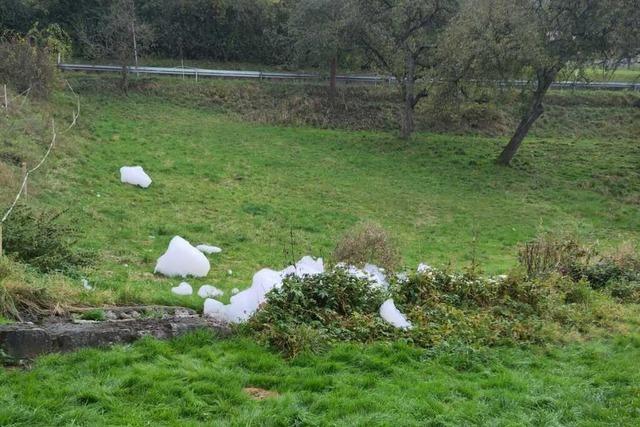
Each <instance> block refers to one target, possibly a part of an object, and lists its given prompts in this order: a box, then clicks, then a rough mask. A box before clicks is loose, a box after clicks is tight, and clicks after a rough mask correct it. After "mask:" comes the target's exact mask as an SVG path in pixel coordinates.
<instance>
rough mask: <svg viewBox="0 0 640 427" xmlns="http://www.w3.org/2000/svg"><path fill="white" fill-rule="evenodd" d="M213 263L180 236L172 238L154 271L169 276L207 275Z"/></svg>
mask: <svg viewBox="0 0 640 427" xmlns="http://www.w3.org/2000/svg"><path fill="white" fill-rule="evenodd" d="M210 268H211V265H210V264H209V260H208V259H207V257H206V256H204V255H203V253H202V252H200V251H199V250H197V249H196V248H194V247H193V246H191V244H190V243H189V242H187V241H186V240H185V239H183V238H182V237H180V236H175V237H174V238H173V239H171V242H170V243H169V247H168V249H167V251H166V252H165V253H164V255H162V256H161V257H160V258H158V262H157V263H156V268H155V270H154V273H160V274H163V275H165V276H168V277H175V276H180V277H187V276H193V277H205V276H206V275H207V274H208V273H209V269H210Z"/></svg>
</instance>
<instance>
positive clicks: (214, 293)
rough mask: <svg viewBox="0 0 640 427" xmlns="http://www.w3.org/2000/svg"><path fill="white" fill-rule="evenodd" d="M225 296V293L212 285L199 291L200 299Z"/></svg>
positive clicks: (204, 286) (201, 287)
mask: <svg viewBox="0 0 640 427" xmlns="http://www.w3.org/2000/svg"><path fill="white" fill-rule="evenodd" d="M222 295H224V292H223V291H221V290H220V289H218V288H216V287H215V286H212V285H202V286H200V289H198V296H199V297H200V298H216V297H220V296H222Z"/></svg>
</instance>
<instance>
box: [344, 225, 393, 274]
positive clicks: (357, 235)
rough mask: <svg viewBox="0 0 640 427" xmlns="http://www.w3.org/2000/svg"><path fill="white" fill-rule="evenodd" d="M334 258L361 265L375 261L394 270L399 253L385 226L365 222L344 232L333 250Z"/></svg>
mask: <svg viewBox="0 0 640 427" xmlns="http://www.w3.org/2000/svg"><path fill="white" fill-rule="evenodd" d="M333 259H334V261H340V262H345V263H347V264H350V265H355V266H359V267H362V266H363V265H364V264H365V263H373V264H376V265H378V266H380V267H383V268H385V269H387V270H389V271H392V270H393V269H395V268H396V267H397V266H398V261H399V255H398V250H397V249H396V247H395V245H394V243H393V241H392V239H391V236H389V233H387V231H386V230H385V229H384V228H382V227H381V226H380V225H378V224H376V223H373V222H363V223H360V224H357V225H356V226H354V227H353V228H351V229H350V230H349V231H347V232H346V233H345V234H344V236H343V237H342V239H341V240H340V242H339V243H338V245H337V246H336V248H335V250H334V251H333Z"/></svg>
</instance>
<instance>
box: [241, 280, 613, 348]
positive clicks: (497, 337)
mask: <svg viewBox="0 0 640 427" xmlns="http://www.w3.org/2000/svg"><path fill="white" fill-rule="evenodd" d="M387 298H393V299H394V301H395V304H396V306H397V307H398V308H399V309H400V311H402V312H403V313H404V314H405V315H406V316H407V317H408V319H409V320H410V321H411V323H412V325H413V327H412V328H411V329H408V330H400V329H395V328H393V327H392V326H391V325H389V324H387V323H386V322H384V321H383V320H382V318H381V317H380V316H379V314H378V309H379V307H380V305H381V303H382V302H383V301H384V300H385V299H387ZM616 316H617V310H616V304H615V302H614V301H613V300H612V299H611V297H610V296H608V295H607V294H604V293H601V292H598V291H596V290H594V289H592V287H591V286H590V284H589V283H588V282H587V281H586V280H583V279H581V280H577V281H576V280H574V279H573V278H571V277H569V276H562V275H559V274H555V273H554V274H551V275H548V276H547V277H546V278H544V279H529V278H527V277H526V275H522V274H512V275H510V276H499V277H484V276H481V275H478V274H475V273H473V272H466V273H451V272H447V271H444V270H439V269H426V270H424V271H422V272H420V273H416V274H413V275H411V276H409V277H407V278H403V279H398V278H394V279H393V280H391V284H390V286H389V288H388V289H383V288H381V287H379V286H376V285H375V284H373V283H371V282H369V281H368V280H366V279H359V278H355V277H352V276H350V275H349V274H347V273H345V272H344V271H342V270H340V269H337V270H334V271H329V272H327V273H324V274H321V275H318V276H312V277H304V278H296V277H290V278H287V279H286V280H285V281H284V283H283V286H282V287H281V288H279V289H274V290H273V291H271V292H270V293H269V294H268V295H267V301H266V303H265V304H264V306H263V307H262V308H261V309H260V310H259V311H258V312H257V314H256V315H255V316H254V317H253V318H252V319H251V320H250V322H249V324H248V325H247V330H248V331H250V333H252V334H254V335H255V336H257V337H258V338H259V340H261V341H262V342H265V343H268V344H269V345H271V346H273V347H275V348H277V349H278V350H280V351H282V352H284V353H285V354H288V355H295V354H297V353H299V352H301V351H305V350H307V351H309V350H310V351H317V350H320V349H322V348H324V347H326V346H327V345H330V344H331V343H333V342H336V341H340V340H346V341H358V342H370V341H373V340H387V339H389V340H397V339H401V340H405V341H407V342H411V343H413V344H416V345H418V346H423V347H432V346H437V345H441V344H448V345H451V344H452V343H457V344H465V345H473V344H482V345H495V344H500V343H535V342H543V341H546V340H550V339H556V338H558V337H559V336H560V334H563V333H568V332H576V333H584V332H587V331H589V330H590V329H591V328H592V327H598V326H604V327H606V326H607V325H609V323H611V322H612V321H613V320H614V319H615V318H616ZM559 332H560V334H559Z"/></svg>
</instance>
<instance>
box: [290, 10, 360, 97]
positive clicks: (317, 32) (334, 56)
mask: <svg viewBox="0 0 640 427" xmlns="http://www.w3.org/2000/svg"><path fill="white" fill-rule="evenodd" d="M351 6H352V3H351V2H350V1H345V0H300V1H299V2H298V3H297V4H296V5H295V8H294V10H293V11H292V13H291V17H290V20H289V27H290V33H291V36H292V38H293V40H294V50H295V52H296V57H297V59H298V60H300V61H302V62H306V63H311V64H314V65H317V64H328V65H329V67H330V78H329V96H330V98H331V99H334V97H335V93H336V76H337V68H338V63H339V62H340V61H341V60H344V59H345V56H346V54H347V52H348V51H349V49H350V48H351V47H352V45H353V43H352V39H351V37H350V34H349V33H350V28H351V23H352V18H353V17H352V12H351V10H350V9H351Z"/></svg>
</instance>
